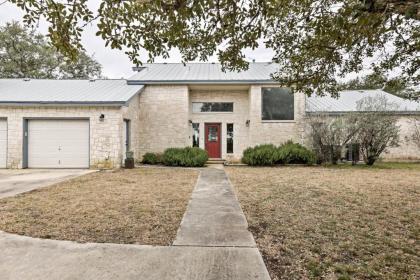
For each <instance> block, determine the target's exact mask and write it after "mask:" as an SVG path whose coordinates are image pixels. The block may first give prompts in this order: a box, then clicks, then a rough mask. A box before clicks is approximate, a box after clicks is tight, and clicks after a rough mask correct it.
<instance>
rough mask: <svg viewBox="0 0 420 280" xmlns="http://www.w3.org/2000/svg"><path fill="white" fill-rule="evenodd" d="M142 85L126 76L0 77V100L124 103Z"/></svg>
mask: <svg viewBox="0 0 420 280" xmlns="http://www.w3.org/2000/svg"><path fill="white" fill-rule="evenodd" d="M142 89H143V86H141V85H127V81H126V80H29V79H28V80H27V79H0V104H103V105H119V106H121V105H125V104H126V103H127V102H128V101H129V100H130V99H131V98H132V97H133V96H134V95H136V94H137V93H139V92H140V91H141V90H142Z"/></svg>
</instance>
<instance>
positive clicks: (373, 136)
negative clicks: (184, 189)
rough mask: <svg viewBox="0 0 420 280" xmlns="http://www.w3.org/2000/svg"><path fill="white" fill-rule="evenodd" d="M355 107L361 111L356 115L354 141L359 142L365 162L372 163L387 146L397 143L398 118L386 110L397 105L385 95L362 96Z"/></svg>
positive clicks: (395, 145) (392, 109)
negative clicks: (356, 129)
mask: <svg viewBox="0 0 420 280" xmlns="http://www.w3.org/2000/svg"><path fill="white" fill-rule="evenodd" d="M357 109H358V111H360V112H362V113H360V114H358V115H357V125H358V132H357V135H356V142H357V143H359V144H360V151H361V154H362V156H363V160H364V161H365V163H366V164H367V165H373V164H374V163H375V161H376V160H378V159H379V157H380V155H381V154H382V153H383V152H385V151H386V149H387V148H389V147H397V146H398V145H399V140H400V139H399V131H400V127H399V126H398V125H397V123H398V118H397V117H395V115H393V114H392V113H391V114H390V113H389V112H387V111H391V112H392V111H396V110H397V109H398V105H397V104H395V103H392V102H390V101H388V99H387V98H386V96H377V97H364V98H362V99H361V100H360V101H359V103H358V104H357Z"/></svg>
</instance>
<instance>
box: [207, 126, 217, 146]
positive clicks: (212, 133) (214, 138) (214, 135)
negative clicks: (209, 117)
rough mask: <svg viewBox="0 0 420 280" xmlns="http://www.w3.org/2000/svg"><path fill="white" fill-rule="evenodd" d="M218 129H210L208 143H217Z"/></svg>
mask: <svg viewBox="0 0 420 280" xmlns="http://www.w3.org/2000/svg"><path fill="white" fill-rule="evenodd" d="M217 140H218V137H217V127H216V126H210V127H209V133H208V142H217Z"/></svg>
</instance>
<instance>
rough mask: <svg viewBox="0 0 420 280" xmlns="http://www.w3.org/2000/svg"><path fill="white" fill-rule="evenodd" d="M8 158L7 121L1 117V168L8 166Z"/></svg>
mask: <svg viewBox="0 0 420 280" xmlns="http://www.w3.org/2000/svg"><path fill="white" fill-rule="evenodd" d="M6 159H7V121H6V120H4V119H0V168H6Z"/></svg>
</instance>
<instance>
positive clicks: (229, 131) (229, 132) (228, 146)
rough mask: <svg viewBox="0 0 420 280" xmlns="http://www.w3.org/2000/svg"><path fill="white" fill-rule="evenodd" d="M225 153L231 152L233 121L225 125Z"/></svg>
mask: <svg viewBox="0 0 420 280" xmlns="http://www.w3.org/2000/svg"><path fill="white" fill-rule="evenodd" d="M226 153H228V154H232V153H233V123H228V124H227V125H226Z"/></svg>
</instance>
